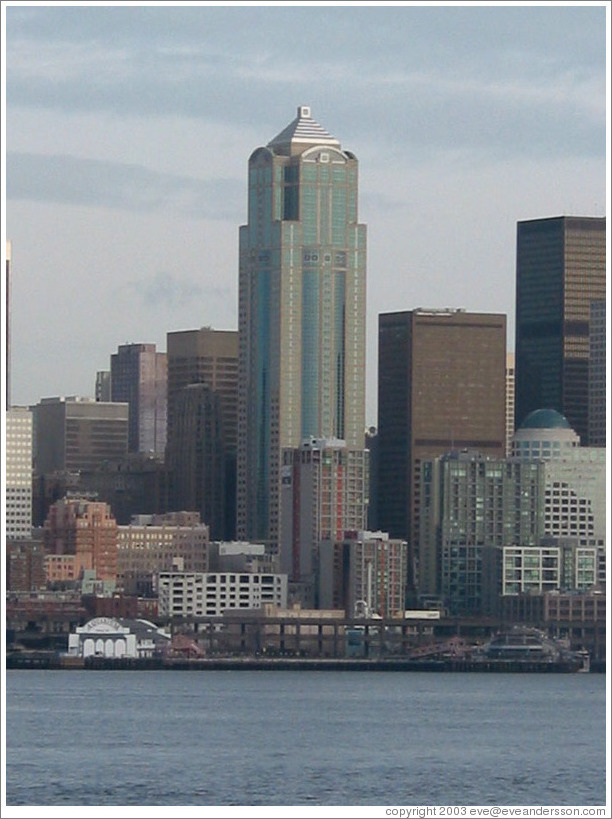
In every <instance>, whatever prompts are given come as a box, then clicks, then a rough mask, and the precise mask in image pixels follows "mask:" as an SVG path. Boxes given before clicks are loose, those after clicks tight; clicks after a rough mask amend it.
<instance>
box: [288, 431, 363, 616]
mask: <svg viewBox="0 0 612 819" xmlns="http://www.w3.org/2000/svg"><path fill="white" fill-rule="evenodd" d="M368 454H369V453H368V451H367V450H366V449H363V448H361V449H357V448H356V447H354V448H350V449H349V448H348V447H347V446H346V444H345V442H344V441H339V440H337V439H330V438H328V439H316V438H311V439H309V440H307V441H303V442H302V445H301V446H300V447H298V448H297V449H285V450H284V451H283V467H282V488H281V513H282V514H281V518H282V531H281V541H282V544H283V548H282V551H281V555H280V570H281V572H283V573H284V574H287V575H288V576H289V580H290V582H291V583H292V584H294V586H293V588H294V590H295V595H296V598H297V599H299V600H300V602H301V603H302V604H303V605H304V607H305V608H312V607H313V606H314V607H315V608H319V603H320V601H319V599H318V595H317V589H318V585H319V580H320V565H319V547H320V544H321V542H322V541H324V540H329V541H339V540H342V539H343V538H344V537H345V536H346V533H347V532H356V531H361V530H363V528H364V526H365V522H366V517H367V508H368V503H367V497H368V483H369V479H368V478H369V476H368Z"/></svg>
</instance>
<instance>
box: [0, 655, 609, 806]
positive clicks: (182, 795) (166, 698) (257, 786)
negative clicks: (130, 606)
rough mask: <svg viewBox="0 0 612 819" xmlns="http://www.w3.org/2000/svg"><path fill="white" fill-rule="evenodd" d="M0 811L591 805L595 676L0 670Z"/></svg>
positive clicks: (596, 799)
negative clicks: (0, 719) (4, 807)
mask: <svg viewBox="0 0 612 819" xmlns="http://www.w3.org/2000/svg"><path fill="white" fill-rule="evenodd" d="M5 683H6V750H7V756H6V798H7V804H8V805H9V806H18V805H49V806H51V805H53V806H69V805H72V806H91V805H96V806H101V805H126V806H129V805H147V806H164V805H183V806H189V805H193V806H206V805H219V806H221V805H253V806H255V805H394V804H402V803H403V804H420V805H425V804H430V805H441V804H446V805H464V804H465V805H469V804H472V805H488V804H496V805H504V804H505V805H521V804H524V805H533V804H536V805H537V804H544V805H603V804H605V771H606V748H605V726H606V711H605V702H606V700H605V694H606V683H605V675H603V674H552V675H548V674H500V675H497V674H495V675H489V674H454V673H448V674H419V673H411V672H405V673H397V674H385V673H384V672H373V671H372V672H363V673H361V672H352V673H349V674H347V673H343V672H334V671H325V672H317V671H313V672H310V673H308V674H305V673H301V672H299V671H296V672H293V671H278V672H276V673H274V674H267V673H262V672H257V671H243V672H235V671H207V672H201V673H198V674H189V673H187V674H186V673H180V672H173V671H166V672H161V673H160V672H156V671H114V672H112V673H109V672H106V671H66V672H60V671H51V670H48V671H45V670H41V671H38V670H27V671H17V670H8V671H7V673H6V680H5Z"/></svg>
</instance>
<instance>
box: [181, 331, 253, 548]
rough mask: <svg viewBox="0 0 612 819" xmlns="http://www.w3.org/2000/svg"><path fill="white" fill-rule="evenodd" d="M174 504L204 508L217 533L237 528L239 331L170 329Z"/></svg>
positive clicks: (228, 533) (202, 511) (226, 533)
mask: <svg viewBox="0 0 612 819" xmlns="http://www.w3.org/2000/svg"><path fill="white" fill-rule="evenodd" d="M167 348H168V438H167V451H166V461H167V464H168V469H169V477H170V484H171V486H170V504H171V506H172V508H174V509H193V510H197V511H199V512H200V514H201V516H202V521H203V522H204V523H206V524H208V525H209V526H210V529H211V536H212V537H213V538H217V539H228V540H231V539H232V538H233V537H234V536H235V533H236V447H237V443H236V441H237V428H238V333H237V332H236V331H235V330H213V329H211V328H210V327H202V328H200V329H199V330H185V331H180V332H174V333H168V334H167Z"/></svg>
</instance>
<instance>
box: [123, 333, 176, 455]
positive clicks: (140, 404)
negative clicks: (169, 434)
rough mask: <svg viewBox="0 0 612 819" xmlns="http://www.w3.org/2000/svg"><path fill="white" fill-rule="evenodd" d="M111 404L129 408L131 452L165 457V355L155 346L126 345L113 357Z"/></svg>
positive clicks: (129, 443) (129, 442)
mask: <svg viewBox="0 0 612 819" xmlns="http://www.w3.org/2000/svg"><path fill="white" fill-rule="evenodd" d="M110 387H111V401H122V402H126V403H128V404H129V405H130V415H129V439H128V446H129V451H130V452H144V453H150V454H153V455H159V456H162V457H163V455H164V451H165V449H166V401H167V397H166V390H167V366H166V353H158V352H156V349H155V344H123V345H122V346H120V347H118V349H117V352H116V353H114V354H113V355H111V369H110Z"/></svg>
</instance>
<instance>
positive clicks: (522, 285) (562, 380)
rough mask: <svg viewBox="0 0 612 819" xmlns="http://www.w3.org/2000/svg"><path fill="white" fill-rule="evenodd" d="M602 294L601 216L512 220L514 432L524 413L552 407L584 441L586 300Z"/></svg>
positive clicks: (603, 221) (587, 348)
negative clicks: (514, 232)
mask: <svg viewBox="0 0 612 819" xmlns="http://www.w3.org/2000/svg"><path fill="white" fill-rule="evenodd" d="M605 297H606V219H605V217H583V216H559V217H553V218H550V219H534V220H531V221H527V222H519V223H518V226H517V246H516V344H515V353H516V355H515V364H516V403H515V427H516V428H517V429H518V427H519V426H520V425H521V424H522V422H523V421H524V420H525V418H526V417H527V415H528V414H529V413H530V412H533V411H534V410H537V409H554V410H556V411H557V412H560V413H561V414H562V415H564V416H565V417H566V418H567V420H568V421H569V423H570V425H571V426H572V428H573V429H574V430H576V432H577V433H578V435H579V436H580V442H581V444H582V446H586V445H589V443H590V442H589V429H588V418H589V355H590V320H591V304H592V302H593V301H595V300H602V299H603V300H605Z"/></svg>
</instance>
